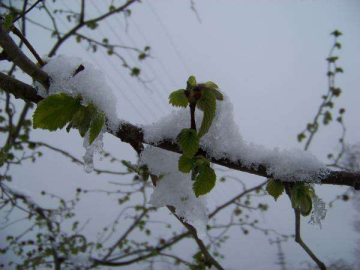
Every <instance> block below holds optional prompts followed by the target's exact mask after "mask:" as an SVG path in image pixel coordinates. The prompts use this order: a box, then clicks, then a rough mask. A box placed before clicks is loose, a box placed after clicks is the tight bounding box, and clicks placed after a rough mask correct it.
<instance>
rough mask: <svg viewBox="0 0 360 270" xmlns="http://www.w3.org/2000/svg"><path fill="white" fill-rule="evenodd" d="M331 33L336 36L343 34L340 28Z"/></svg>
mask: <svg viewBox="0 0 360 270" xmlns="http://www.w3.org/2000/svg"><path fill="white" fill-rule="evenodd" d="M331 34H332V35H334V36H335V37H338V36H341V35H342V33H341V32H340V31H339V30H335V31H333V32H331Z"/></svg>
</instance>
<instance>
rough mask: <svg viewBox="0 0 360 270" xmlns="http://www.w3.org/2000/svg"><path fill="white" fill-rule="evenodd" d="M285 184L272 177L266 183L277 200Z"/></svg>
mask: <svg viewBox="0 0 360 270" xmlns="http://www.w3.org/2000/svg"><path fill="white" fill-rule="evenodd" d="M284 190H285V186H284V184H283V183H281V182H280V181H275V180H274V179H270V180H269V181H268V182H267V185H266V191H267V192H268V193H269V195H271V196H272V197H273V198H274V199H275V201H276V200H277V199H278V198H279V196H280V195H281V194H282V193H283V192H284Z"/></svg>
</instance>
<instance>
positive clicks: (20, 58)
mask: <svg viewBox="0 0 360 270" xmlns="http://www.w3.org/2000/svg"><path fill="white" fill-rule="evenodd" d="M0 46H1V47H2V48H3V49H4V51H5V52H6V54H7V55H8V56H9V57H10V58H11V61H12V62H13V63H14V64H16V65H17V66H18V67H19V68H21V69H22V70H23V71H24V72H25V73H26V74H28V75H29V76H30V77H32V78H33V79H34V80H36V81H38V82H39V83H41V84H42V85H43V86H44V87H45V88H46V89H47V88H48V87H49V77H48V75H47V74H46V73H45V72H44V71H43V70H42V69H41V68H39V67H38V66H37V65H35V64H34V63H33V62H32V61H31V60H30V59H29V58H28V57H27V56H26V55H25V54H24V53H23V52H22V51H21V50H20V48H19V47H18V46H17V45H16V44H15V42H14V41H13V40H12V38H11V37H10V36H9V34H8V33H7V32H6V30H5V29H4V28H3V26H2V25H0Z"/></svg>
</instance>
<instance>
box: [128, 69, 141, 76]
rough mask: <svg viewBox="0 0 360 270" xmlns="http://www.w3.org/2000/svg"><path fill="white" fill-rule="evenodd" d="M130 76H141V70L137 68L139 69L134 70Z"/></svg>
mask: <svg viewBox="0 0 360 270" xmlns="http://www.w3.org/2000/svg"><path fill="white" fill-rule="evenodd" d="M130 75H131V76H135V77H137V76H139V75H140V69H139V68H137V67H134V68H132V69H131V74H130Z"/></svg>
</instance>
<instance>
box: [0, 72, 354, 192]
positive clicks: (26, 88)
mask: <svg viewBox="0 0 360 270" xmlns="http://www.w3.org/2000/svg"><path fill="white" fill-rule="evenodd" d="M0 88H2V89H4V91H5V92H7V93H10V94H13V95H14V96H15V97H16V98H21V99H24V100H27V101H31V102H34V103H38V102H39V101H41V100H42V99H43V98H42V97H41V96H38V95H37V93H36V89H35V88H33V87H32V86H30V85H28V84H25V83H23V82H20V81H18V80H16V79H13V78H11V77H9V76H6V75H4V74H2V73H0ZM109 132H110V133H111V134H112V135H114V136H116V137H117V138H119V139H121V140H122V141H123V142H126V143H129V144H131V145H136V144H141V143H146V144H151V143H149V142H146V141H145V139H144V132H143V129H142V128H141V127H138V126H135V125H132V124H130V123H125V124H122V125H121V126H119V129H118V130H117V131H116V132H111V131H109ZM154 146H156V147H159V148H162V149H165V150H168V151H172V152H176V153H182V152H181V149H180V148H179V146H178V145H177V144H176V143H174V142H171V141H163V142H161V143H159V144H156V145H154ZM199 154H201V155H203V156H207V157H209V159H210V161H211V162H213V163H215V164H218V165H221V166H224V167H227V168H230V169H234V170H238V171H242V172H246V173H251V174H255V175H258V176H262V177H266V178H273V176H272V175H271V174H269V173H268V172H267V167H266V166H265V165H263V164H253V166H245V165H243V164H242V163H241V161H240V160H238V161H236V162H234V161H231V160H229V159H227V158H220V159H219V158H214V157H211V155H209V154H208V153H207V152H206V151H204V150H203V149H200V150H199ZM278 180H281V179H278ZM321 184H329V185H338V186H350V187H353V188H354V189H356V190H360V172H349V171H331V172H330V173H329V174H328V175H327V176H326V177H325V178H324V179H322V180H321Z"/></svg>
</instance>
